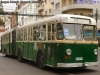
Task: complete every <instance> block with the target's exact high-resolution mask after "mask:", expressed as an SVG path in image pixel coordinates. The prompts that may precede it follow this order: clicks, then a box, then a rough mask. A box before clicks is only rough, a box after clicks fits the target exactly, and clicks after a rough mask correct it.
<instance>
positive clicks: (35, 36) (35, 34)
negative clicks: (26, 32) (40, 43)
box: [33, 26, 39, 40]
mask: <svg viewBox="0 0 100 75" xmlns="http://www.w3.org/2000/svg"><path fill="white" fill-rule="evenodd" d="M33 40H39V29H38V26H37V27H33Z"/></svg>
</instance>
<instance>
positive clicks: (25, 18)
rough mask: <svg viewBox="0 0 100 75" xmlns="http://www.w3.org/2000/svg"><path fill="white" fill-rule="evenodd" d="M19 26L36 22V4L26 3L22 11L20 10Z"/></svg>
mask: <svg viewBox="0 0 100 75" xmlns="http://www.w3.org/2000/svg"><path fill="white" fill-rule="evenodd" d="M18 14H23V15H18V26H22V25H27V24H29V23H32V22H33V21H34V16H29V15H31V14H32V15H34V3H26V4H25V5H23V6H22V7H21V8H20V9H18Z"/></svg>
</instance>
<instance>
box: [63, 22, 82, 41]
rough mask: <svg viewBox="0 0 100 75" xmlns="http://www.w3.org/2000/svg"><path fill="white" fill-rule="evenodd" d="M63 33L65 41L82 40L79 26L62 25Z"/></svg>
mask: <svg viewBox="0 0 100 75" xmlns="http://www.w3.org/2000/svg"><path fill="white" fill-rule="evenodd" d="M63 32H64V37H65V39H66V40H82V26H81V24H67V23H66V24H63Z"/></svg>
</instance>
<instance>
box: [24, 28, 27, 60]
mask: <svg viewBox="0 0 100 75" xmlns="http://www.w3.org/2000/svg"><path fill="white" fill-rule="evenodd" d="M27 36H28V34H27V29H24V42H23V46H24V49H23V50H24V51H23V56H24V57H25V58H28V43H27V40H28V38H27Z"/></svg>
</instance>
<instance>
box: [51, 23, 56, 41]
mask: <svg viewBox="0 0 100 75" xmlns="http://www.w3.org/2000/svg"><path fill="white" fill-rule="evenodd" d="M54 28H55V27H54V24H52V40H54V39H55V34H54Z"/></svg>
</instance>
